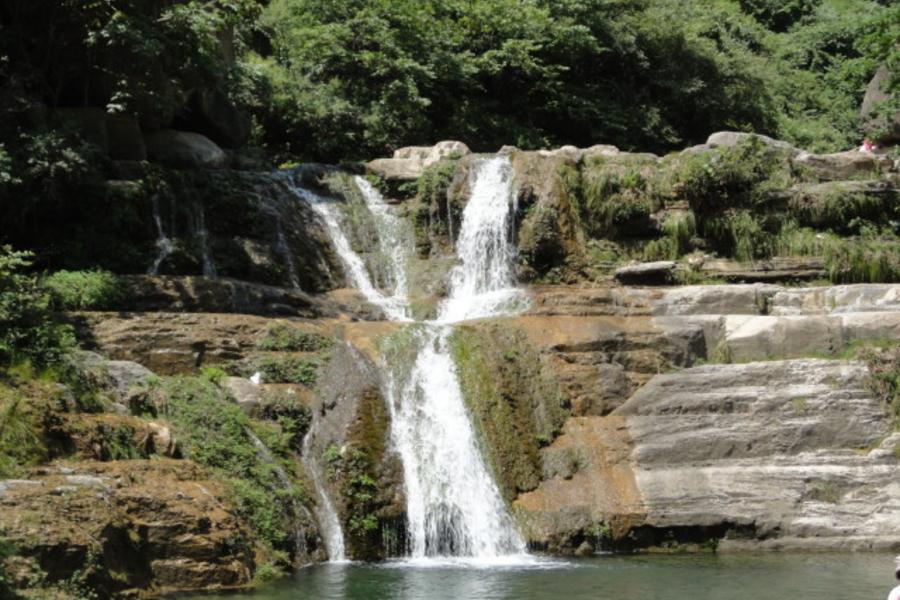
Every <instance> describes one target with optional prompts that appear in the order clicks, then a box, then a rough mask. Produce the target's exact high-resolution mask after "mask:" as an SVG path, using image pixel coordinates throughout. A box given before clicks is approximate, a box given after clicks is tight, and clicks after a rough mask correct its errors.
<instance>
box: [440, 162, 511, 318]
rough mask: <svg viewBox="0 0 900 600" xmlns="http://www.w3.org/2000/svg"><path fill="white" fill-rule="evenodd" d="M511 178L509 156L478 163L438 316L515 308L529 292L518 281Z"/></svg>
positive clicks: (485, 313) (470, 315) (506, 311)
mask: <svg viewBox="0 0 900 600" xmlns="http://www.w3.org/2000/svg"><path fill="white" fill-rule="evenodd" d="M512 178H513V170H512V165H511V164H510V162H509V158H507V157H505V156H496V157H493V158H488V159H482V160H481V161H479V162H476V163H475V165H474V167H473V174H472V181H471V187H470V195H469V202H468V203H467V204H466V208H465V210H464V211H463V215H462V223H461V224H460V230H459V238H458V239H457V242H456V253H457V256H458V257H459V261H458V263H457V265H456V266H455V267H454V268H453V270H452V271H451V272H450V295H449V297H448V298H447V299H446V300H445V301H444V303H443V304H442V305H441V307H440V312H439V314H438V321H440V322H443V323H455V322H457V321H463V320H466V319H478V318H481V317H490V316H495V315H503V314H511V313H513V312H515V311H516V310H518V309H520V308H522V307H524V302H525V296H524V294H523V292H522V290H520V289H519V288H517V287H516V283H515V282H516V276H515V246H514V245H513V243H512V241H513V234H514V232H513V223H514V221H513V215H514V214H515V209H516V194H515V192H514V190H513V186H512Z"/></svg>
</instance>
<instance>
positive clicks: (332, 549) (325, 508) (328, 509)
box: [303, 428, 347, 562]
mask: <svg viewBox="0 0 900 600" xmlns="http://www.w3.org/2000/svg"><path fill="white" fill-rule="evenodd" d="M312 436H313V430H312V428H310V430H309V431H308V432H307V434H306V437H304V438H303V460H304V462H306V464H307V466H308V467H309V468H308V469H307V470H308V471H309V474H310V477H311V478H312V483H313V490H314V491H315V493H316V499H317V502H316V517H317V518H318V521H319V529H320V531H321V533H322V538H323V541H324V542H325V550H326V551H327V552H328V560H331V561H334V562H342V561H345V560H347V553H346V550H345V548H344V531H343V529H341V520H340V518H339V517H338V514H337V511H336V510H334V504H332V502H331V498H330V497H329V496H328V491H327V489H326V488H325V486H324V485H323V484H322V476H321V475H320V469H319V463H318V461H317V460H315V457H314V456H313V454H314V453H313V452H312Z"/></svg>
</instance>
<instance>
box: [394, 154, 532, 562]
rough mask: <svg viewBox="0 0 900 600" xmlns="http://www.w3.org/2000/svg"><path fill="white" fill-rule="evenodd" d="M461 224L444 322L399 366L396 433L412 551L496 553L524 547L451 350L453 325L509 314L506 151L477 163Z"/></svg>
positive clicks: (511, 279) (489, 556) (514, 292)
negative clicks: (480, 443) (471, 414)
mask: <svg viewBox="0 0 900 600" xmlns="http://www.w3.org/2000/svg"><path fill="white" fill-rule="evenodd" d="M470 191H471V194H470V198H469V202H468V203H467V204H466V208H465V210H464V211H463V215H462V222H461V223H460V232H459V239H458V241H457V254H458V259H459V262H458V264H457V266H456V267H455V268H454V269H453V271H452V272H451V275H450V294H449V296H448V298H447V299H446V300H445V301H444V302H443V303H442V305H441V306H440V308H439V311H438V319H437V322H434V323H427V324H426V325H425V326H424V327H423V328H422V329H421V330H420V331H418V332H417V333H416V336H417V339H416V344H417V347H418V348H419V352H418V355H417V356H416V359H415V362H414V364H413V365H412V367H411V368H410V369H409V371H408V373H407V374H406V375H405V376H404V373H405V371H404V369H403V368H402V366H398V367H400V368H395V369H393V370H392V372H391V377H390V381H389V386H388V387H389V392H390V398H391V434H392V440H393V442H394V445H395V446H396V448H397V450H398V452H399V453H400V455H401V457H402V459H403V467H404V476H405V481H406V487H407V519H408V535H409V542H410V553H411V555H412V558H414V559H421V558H425V557H448V556H453V557H470V558H474V559H480V560H496V559H499V558H502V557H508V556H511V555H521V554H524V553H525V541H524V540H523V538H522V536H521V535H520V534H519V533H518V531H517V530H516V528H515V524H514V523H513V520H512V517H511V516H510V515H509V512H508V510H507V508H506V504H505V503H504V501H503V498H502V497H501V495H500V491H499V489H498V488H497V484H496V483H495V482H494V480H493V478H492V477H491V474H490V471H489V469H488V467H487V465H486V463H485V461H484V459H483V457H482V455H481V452H480V449H479V447H478V441H477V439H476V436H475V431H474V428H473V426H472V423H471V421H470V417H469V414H468V411H467V410H466V406H465V402H464V399H463V396H462V390H461V388H460V383H459V375H458V373H457V368H456V364H455V363H454V361H453V357H452V355H451V352H450V348H449V345H450V343H449V337H450V335H451V334H452V328H451V327H450V326H448V325H447V324H449V323H454V322H457V321H461V320H464V319H471V318H478V317H486V316H491V315H499V314H509V313H510V312H512V311H513V310H514V309H515V308H517V307H518V306H522V300H523V295H522V292H521V291H520V290H518V289H517V288H516V286H515V274H514V259H515V251H514V247H513V244H512V240H511V238H512V236H511V227H512V220H511V219H512V214H513V210H514V204H513V203H514V198H515V194H514V190H513V187H512V167H511V166H510V164H509V160H508V159H507V158H506V157H494V158H489V159H484V160H482V161H479V162H477V163H476V164H475V165H474V171H473V174H472V183H471V190H470Z"/></svg>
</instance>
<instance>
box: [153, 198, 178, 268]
mask: <svg viewBox="0 0 900 600" xmlns="http://www.w3.org/2000/svg"><path fill="white" fill-rule="evenodd" d="M152 200H153V222H154V223H156V251H157V253H156V258H155V259H154V260H153V264H152V265H150V268H149V269H148V270H147V274H148V275H158V274H159V267H160V266H161V265H162V263H163V261H164V260H166V258H168V257H169V255H170V254H172V252H173V251H174V250H175V245H174V244H172V240H171V239H169V236H167V235H166V230H165V229H164V228H163V222H162V216H160V214H159V195H158V194H154V195H153V199H152Z"/></svg>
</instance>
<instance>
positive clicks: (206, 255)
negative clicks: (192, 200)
mask: <svg viewBox="0 0 900 600" xmlns="http://www.w3.org/2000/svg"><path fill="white" fill-rule="evenodd" d="M197 238H198V239H199V240H200V253H201V255H202V257H203V275H204V277H216V276H217V275H218V273H217V271H216V263H215V261H214V260H213V257H212V253H211V252H210V251H209V231H208V230H207V229H206V213H205V211H204V210H203V207H202V206H199V207H197Z"/></svg>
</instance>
